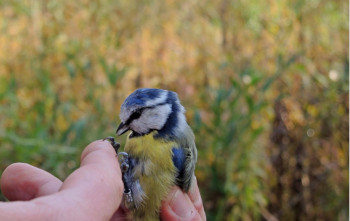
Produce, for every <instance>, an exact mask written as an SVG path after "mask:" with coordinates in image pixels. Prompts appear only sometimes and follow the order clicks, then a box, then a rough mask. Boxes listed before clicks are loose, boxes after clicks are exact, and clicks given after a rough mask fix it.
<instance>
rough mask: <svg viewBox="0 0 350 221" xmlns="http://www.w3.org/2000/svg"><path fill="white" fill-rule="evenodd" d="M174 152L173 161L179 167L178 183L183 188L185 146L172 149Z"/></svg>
mask: <svg viewBox="0 0 350 221" xmlns="http://www.w3.org/2000/svg"><path fill="white" fill-rule="evenodd" d="M172 152H173V163H174V165H175V167H176V169H177V172H178V173H177V177H176V185H178V186H179V187H181V188H183V182H184V174H185V160H186V155H185V151H184V149H183V148H178V147H177V148H176V147H174V148H173V149H172Z"/></svg>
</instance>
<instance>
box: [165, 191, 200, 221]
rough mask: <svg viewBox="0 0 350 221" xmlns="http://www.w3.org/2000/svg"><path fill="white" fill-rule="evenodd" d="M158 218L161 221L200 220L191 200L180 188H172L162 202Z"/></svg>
mask: <svg viewBox="0 0 350 221" xmlns="http://www.w3.org/2000/svg"><path fill="white" fill-rule="evenodd" d="M160 217H161V219H162V220H169V221H172V220H184V221H185V220H186V221H187V220H188V221H189V220H193V221H194V220H196V221H197V220H202V217H201V216H200V214H199V213H198V211H197V210H196V208H195V207H194V205H193V203H192V201H191V199H190V198H189V196H188V195H187V194H185V193H184V192H182V191H181V189H180V188H178V187H174V188H173V189H172V191H170V194H169V195H168V197H167V199H166V200H165V201H164V202H163V206H162V208H161V212H160Z"/></svg>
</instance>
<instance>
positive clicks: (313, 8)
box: [0, 0, 349, 221]
mask: <svg viewBox="0 0 350 221" xmlns="http://www.w3.org/2000/svg"><path fill="white" fill-rule="evenodd" d="M348 8H349V7H348V2H347V1H328V2H325V1H319V0H312V1H291V0H288V1H275V2H271V1H270V2H268V3H267V2H264V1H229V0H221V1H206V0H204V1H181V0H180V1H152V2H151V1H137V2H130V1H111V0H101V1H94V2H92V1H91V2H89V1H67V0H64V1H56V0H49V1H39V0H38V1H1V2H0V21H1V22H0V48H1V52H2V53H0V143H1V148H0V159H1V161H0V171H3V170H4V169H5V168H6V166H8V165H9V164H11V163H14V162H19V161H20V162H26V163H30V164H32V165H35V166H38V167H40V168H43V169H45V170H47V171H49V172H51V173H53V174H55V175H56V176H58V177H59V178H61V179H64V178H65V177H67V175H68V174H69V173H70V172H71V171H72V170H74V169H75V168H77V167H78V166H79V157H80V153H81V151H82V149H83V148H84V147H85V146H86V145H87V144H88V143H90V142H91V141H93V140H96V139H101V138H103V137H107V136H113V135H114V132H115V129H116V127H117V123H118V122H119V119H118V114H119V109H120V105H121V103H122V102H123V100H124V99H125V97H126V96H127V95H128V94H130V93H131V92H132V91H133V90H134V89H136V88H138V87H161V88H165V89H170V90H174V91H176V92H178V94H179V96H180V98H181V100H182V102H183V104H184V106H185V107H186V110H187V118H188V122H189V124H190V125H191V127H192V128H193V129H194V132H195V135H196V143H197V146H198V151H199V158H198V164H197V168H196V176H197V179H198V182H199V186H200V189H201V192H202V197H203V201H204V206H205V210H206V213H207V217H208V220H244V221H246V220H247V221H248V220H264V219H265V220H348V217H349V211H348V208H349V201H348V184H349V182H348V178H349V175H348V171H349V168H348V165H349V159H348V145H349V143H348V138H349V133H348V132H349V119H348V114H349V95H348V92H349V89H348V86H349V79H348V76H349V75H348V74H349V57H348V43H349V42H348ZM267 12H268V13H267ZM28 42H29V43H28ZM124 140H125V135H124V136H122V137H119V138H118V141H119V142H121V143H122V145H123V143H124ZM1 199H3V200H5V199H4V198H3V197H2V198H1Z"/></svg>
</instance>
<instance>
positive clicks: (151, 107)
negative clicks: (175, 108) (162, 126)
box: [125, 102, 167, 125]
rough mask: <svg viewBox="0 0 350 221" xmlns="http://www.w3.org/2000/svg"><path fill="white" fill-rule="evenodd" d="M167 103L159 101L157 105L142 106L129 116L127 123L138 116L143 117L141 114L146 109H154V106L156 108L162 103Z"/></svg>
mask: <svg viewBox="0 0 350 221" xmlns="http://www.w3.org/2000/svg"><path fill="white" fill-rule="evenodd" d="M165 104H167V103H166V102H163V103H159V104H156V105H152V106H148V107H142V108H139V109H137V110H135V111H134V112H133V113H132V114H131V115H130V117H129V119H128V120H127V121H126V122H125V124H126V125H129V124H130V123H131V122H132V121H133V120H136V119H138V118H140V117H141V114H142V112H143V111H144V110H145V109H153V108H156V107H158V106H162V105H165Z"/></svg>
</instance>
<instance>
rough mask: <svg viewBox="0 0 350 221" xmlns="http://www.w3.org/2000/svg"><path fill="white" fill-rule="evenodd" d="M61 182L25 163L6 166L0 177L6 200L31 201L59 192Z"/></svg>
mask: <svg viewBox="0 0 350 221" xmlns="http://www.w3.org/2000/svg"><path fill="white" fill-rule="evenodd" d="M61 185H62V181H60V180H59V179H58V178H56V177H54V176H53V175H51V174H50V173H48V172H46V171H44V170H42V169H39V168H36V167H33V166H31V165H29V164H25V163H14V164H11V165H10V166H8V167H7V168H6V169H5V171H4V172H3V174H2V177H1V190H2V193H3V194H4V195H5V196H6V197H7V199H9V200H11V201H14V200H31V199H33V198H36V197H40V196H44V195H49V194H52V193H55V192H57V191H58V190H59V188H60V187H61Z"/></svg>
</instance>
